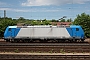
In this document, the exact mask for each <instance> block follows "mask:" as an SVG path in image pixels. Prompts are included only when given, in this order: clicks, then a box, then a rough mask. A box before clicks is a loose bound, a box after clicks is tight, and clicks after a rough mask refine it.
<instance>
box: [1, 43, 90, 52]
mask: <svg viewBox="0 0 90 60" xmlns="http://www.w3.org/2000/svg"><path fill="white" fill-rule="evenodd" d="M0 51H1V52H16V51H17V52H52V53H54V52H56V53H60V52H68V53H70V52H79V53H85V52H87V53H88V52H90V44H86V43H84V44H83V43H82V44H76V43H75V44H73V43H72V44H70V43H67V44H66V43H65V44H63V43H61V44H60V43H54V44H53V43H44V44H43V43H32V44H30V43H28V44H27V43H26V44H16V43H14V44H13V43H11V44H0Z"/></svg>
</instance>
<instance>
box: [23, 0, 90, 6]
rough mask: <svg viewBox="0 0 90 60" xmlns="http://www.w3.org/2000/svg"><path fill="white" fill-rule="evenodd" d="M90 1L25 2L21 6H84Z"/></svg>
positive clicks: (30, 0) (50, 0)
mask: <svg viewBox="0 0 90 60" xmlns="http://www.w3.org/2000/svg"><path fill="white" fill-rule="evenodd" d="M88 1H90V0H27V1H26V2H23V3H22V6H49V5H62V4H85V3H86V2H88Z"/></svg>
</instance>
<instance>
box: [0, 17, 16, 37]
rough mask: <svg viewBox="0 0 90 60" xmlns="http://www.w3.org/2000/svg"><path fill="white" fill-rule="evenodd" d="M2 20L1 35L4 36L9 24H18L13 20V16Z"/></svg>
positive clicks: (0, 25) (0, 23)
mask: <svg viewBox="0 0 90 60" xmlns="http://www.w3.org/2000/svg"><path fill="white" fill-rule="evenodd" d="M1 19H2V20H1V21H0V37H3V34H4V31H5V29H6V27H7V26H12V25H16V22H15V21H14V20H12V19H11V18H5V19H4V18H1Z"/></svg>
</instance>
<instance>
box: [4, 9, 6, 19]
mask: <svg viewBox="0 0 90 60" xmlns="http://www.w3.org/2000/svg"><path fill="white" fill-rule="evenodd" d="M5 18H6V10H4V20H5Z"/></svg>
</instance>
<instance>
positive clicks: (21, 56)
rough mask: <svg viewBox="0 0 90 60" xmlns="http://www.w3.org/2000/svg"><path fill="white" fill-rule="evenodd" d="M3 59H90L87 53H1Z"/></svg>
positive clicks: (0, 56) (0, 57)
mask: <svg viewBox="0 0 90 60" xmlns="http://www.w3.org/2000/svg"><path fill="white" fill-rule="evenodd" d="M0 59H1V60H12V59H13V60H26V59H27V60H60V59H62V60H90V55H86V54H79V55H76V54H73V55H72V54H69V55H68V54H44V53H43V54H14V55H13V54H0Z"/></svg>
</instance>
